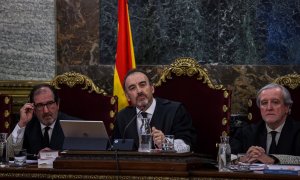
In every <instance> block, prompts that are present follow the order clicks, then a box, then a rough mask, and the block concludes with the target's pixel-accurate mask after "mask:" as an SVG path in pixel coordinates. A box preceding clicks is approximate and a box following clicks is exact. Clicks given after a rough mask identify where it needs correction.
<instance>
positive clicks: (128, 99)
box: [125, 92, 130, 102]
mask: <svg viewBox="0 0 300 180" xmlns="http://www.w3.org/2000/svg"><path fill="white" fill-rule="evenodd" d="M125 96H126V98H127V101H128V102H130V98H129V96H128V94H127V93H126V92H125Z"/></svg>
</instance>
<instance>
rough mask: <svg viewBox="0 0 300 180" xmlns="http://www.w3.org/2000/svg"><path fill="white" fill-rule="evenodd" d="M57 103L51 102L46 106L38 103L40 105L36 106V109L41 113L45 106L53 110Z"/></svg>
mask: <svg viewBox="0 0 300 180" xmlns="http://www.w3.org/2000/svg"><path fill="white" fill-rule="evenodd" d="M55 103H56V102H55V101H49V102H47V103H45V104H43V103H38V104H35V105H34V107H35V108H36V110H38V111H41V110H43V109H44V108H45V106H46V107H47V109H50V108H52V107H53V106H54V105H55Z"/></svg>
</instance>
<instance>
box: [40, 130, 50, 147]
mask: <svg viewBox="0 0 300 180" xmlns="http://www.w3.org/2000/svg"><path fill="white" fill-rule="evenodd" d="M49 129H50V127H49V126H47V127H45V132H44V137H43V141H42V144H43V148H45V147H49V133H48V131H49Z"/></svg>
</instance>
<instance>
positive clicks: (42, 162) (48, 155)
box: [38, 151, 59, 168]
mask: <svg viewBox="0 0 300 180" xmlns="http://www.w3.org/2000/svg"><path fill="white" fill-rule="evenodd" d="M58 155H59V154H58V151H43V152H40V158H39V159H38V168H53V161H54V160H55V159H56V158H57V157H58Z"/></svg>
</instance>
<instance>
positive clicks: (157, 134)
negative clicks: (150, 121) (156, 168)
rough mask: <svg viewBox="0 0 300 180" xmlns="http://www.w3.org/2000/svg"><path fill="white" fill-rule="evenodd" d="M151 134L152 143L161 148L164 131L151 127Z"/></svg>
mask: <svg viewBox="0 0 300 180" xmlns="http://www.w3.org/2000/svg"><path fill="white" fill-rule="evenodd" d="M151 135H152V138H153V142H154V144H155V145H156V146H157V148H159V149H161V148H162V143H163V141H164V139H165V135H164V133H163V132H162V131H161V130H158V129H156V128H155V127H152V133H151Z"/></svg>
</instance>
